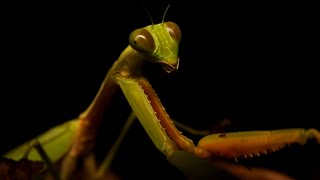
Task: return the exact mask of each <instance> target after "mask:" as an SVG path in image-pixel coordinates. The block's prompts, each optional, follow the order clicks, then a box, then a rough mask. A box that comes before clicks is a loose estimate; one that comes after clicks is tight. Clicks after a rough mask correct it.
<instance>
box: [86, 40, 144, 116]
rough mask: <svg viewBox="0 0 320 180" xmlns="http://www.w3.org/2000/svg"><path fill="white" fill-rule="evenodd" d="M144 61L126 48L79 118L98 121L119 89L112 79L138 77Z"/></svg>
mask: <svg viewBox="0 0 320 180" xmlns="http://www.w3.org/2000/svg"><path fill="white" fill-rule="evenodd" d="M144 60H145V56H144V55H142V54H141V53H138V52H137V51H135V50H134V49H132V48H131V47H130V46H128V47H127V48H126V49H125V50H124V51H123V52H122V53H121V54H120V56H119V58H118V60H117V61H115V62H114V64H113V65H112V67H111V68H110V70H109V71H108V73H107V75H106V77H105V79H104V80H103V82H102V85H101V86H100V89H99V91H98V93H97V95H96V96H95V98H94V100H93V101H92V103H91V104H90V106H89V107H88V108H87V109H86V110H85V111H84V112H83V113H82V114H81V118H84V119H87V120H88V121H100V119H101V116H102V114H103V113H104V111H105V109H108V107H109V106H110V104H111V102H112V97H113V95H114V94H115V92H116V91H117V90H118V89H119V87H118V85H117V83H116V80H115V78H114V77H115V76H122V77H126V78H133V77H135V76H138V75H140V71H141V65H142V63H143V61H144Z"/></svg>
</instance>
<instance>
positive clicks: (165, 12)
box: [144, 4, 170, 25]
mask: <svg viewBox="0 0 320 180" xmlns="http://www.w3.org/2000/svg"><path fill="white" fill-rule="evenodd" d="M169 7H170V4H169V5H168V6H167V8H166V10H165V11H164V14H163V16H162V23H164V18H165V16H166V14H167V11H168V9H169ZM144 10H145V11H146V12H147V14H148V16H149V18H150V20H151V25H153V19H152V17H151V15H150V13H149V12H148V10H147V9H146V8H144Z"/></svg>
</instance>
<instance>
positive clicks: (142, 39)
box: [129, 29, 156, 53]
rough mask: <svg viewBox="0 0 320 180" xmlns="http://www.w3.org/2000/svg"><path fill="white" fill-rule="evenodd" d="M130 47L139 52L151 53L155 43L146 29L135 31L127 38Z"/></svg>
mask: <svg viewBox="0 0 320 180" xmlns="http://www.w3.org/2000/svg"><path fill="white" fill-rule="evenodd" d="M129 44H130V46H131V47H132V48H133V49H135V50H137V51H140V52H145V53H152V52H153V51H154V50H155V47H156V46H155V43H154V40H153V38H152V35H151V34H150V32H149V31H148V30H146V29H136V30H134V31H133V32H132V33H131V34H130V36H129Z"/></svg>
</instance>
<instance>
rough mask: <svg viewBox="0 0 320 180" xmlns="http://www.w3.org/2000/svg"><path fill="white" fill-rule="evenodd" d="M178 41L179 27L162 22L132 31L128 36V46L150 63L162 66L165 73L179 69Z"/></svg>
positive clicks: (179, 37) (171, 23)
mask: <svg viewBox="0 0 320 180" xmlns="http://www.w3.org/2000/svg"><path fill="white" fill-rule="evenodd" d="M180 39H181V31H180V28H179V26H178V25H177V24H175V23H173V22H163V23H160V24H156V25H149V26H146V27H144V28H140V29H136V30H134V31H133V32H132V33H131V34H130V36H129V44H130V46H131V47H132V48H133V49H135V50H136V51H139V52H140V53H142V54H144V55H146V56H147V59H149V60H150V61H152V62H155V63H159V64H162V65H163V68H164V70H165V71H167V72H172V71H173V70H177V69H178V67H179V57H178V49H179V43H180Z"/></svg>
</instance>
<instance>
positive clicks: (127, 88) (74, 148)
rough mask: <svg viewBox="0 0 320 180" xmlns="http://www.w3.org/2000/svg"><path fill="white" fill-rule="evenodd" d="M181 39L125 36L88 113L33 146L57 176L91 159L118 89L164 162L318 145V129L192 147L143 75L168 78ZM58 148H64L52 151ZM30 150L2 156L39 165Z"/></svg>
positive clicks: (166, 30)
mask: <svg viewBox="0 0 320 180" xmlns="http://www.w3.org/2000/svg"><path fill="white" fill-rule="evenodd" d="M180 39H181V30H180V28H179V26H178V25H177V24H176V23H173V22H161V23H160V24H152V25H150V26H146V27H144V28H140V29H137V30H135V31H133V32H132V33H131V34H130V37H129V44H130V45H129V46H128V47H127V48H126V49H125V50H124V51H123V52H122V53H121V54H120V56H119V58H118V60H117V61H115V63H114V65H113V66H112V67H111V68H110V70H109V71H108V74H107V76H106V78H105V80H104V81H103V83H102V85H101V88H100V90H99V92H98V94H97V95H96V97H95V99H94V101H93V102H92V103H91V104H90V106H89V107H88V108H87V109H86V111H84V112H83V113H82V114H81V115H80V116H79V117H78V118H77V119H76V120H72V121H68V122H66V123H65V124H62V125H61V126H58V127H55V128H54V129H53V130H52V131H49V132H48V133H47V134H44V135H42V136H41V137H39V138H38V140H37V141H32V145H33V146H35V147H39V146H38V145H39V144H37V143H38V142H40V144H42V146H43V148H44V149H45V150H46V151H47V152H48V157H49V158H50V159H51V161H53V164H55V163H56V162H59V163H61V166H60V173H61V174H59V176H61V178H62V179H68V178H70V176H72V173H73V171H74V170H75V169H76V168H77V162H78V161H79V159H86V158H87V156H89V154H90V152H91V150H92V148H93V147H94V144H95V139H96V130H97V128H98V126H99V125H100V123H101V122H100V121H101V117H102V112H103V111H104V109H106V108H108V107H109V106H110V105H111V104H112V99H111V98H112V96H113V94H114V93H115V92H116V91H117V90H118V89H119V88H120V89H121V90H122V92H123V93H124V95H125V97H126V99H127V100H128V102H129V104H130V106H131V108H132V110H133V112H134V116H137V118H138V119H139V121H140V123H141V124H142V126H143V127H144V129H145V130H146V132H147V134H148V136H149V137H150V138H151V140H152V142H153V143H154V145H155V147H156V148H157V149H158V150H159V151H160V152H161V153H162V154H164V155H165V156H166V157H167V158H168V159H170V158H171V157H172V156H174V154H175V153H176V152H177V151H185V152H188V153H190V154H192V155H194V156H197V157H200V158H202V159H209V158H212V157H213V156H222V157H224V158H231V159H232V158H238V157H242V156H253V155H258V154H261V153H264V152H265V151H268V150H273V149H277V148H280V147H282V146H284V145H287V144H292V143H301V144H304V143H305V142H306V141H307V139H308V138H316V139H317V140H318V142H319V140H320V137H319V132H318V131H317V130H316V129H308V130H304V129H288V130H276V131H250V132H239V133H236V132H235V133H221V134H213V135H209V136H206V137H204V138H203V139H201V140H200V141H199V143H198V144H197V145H195V144H194V142H193V141H192V140H190V139H189V138H188V137H186V136H184V135H182V134H181V133H180V131H179V130H178V129H177V128H176V127H175V125H174V123H173V122H172V120H171V119H170V117H169V115H168V114H167V113H166V111H165V109H164V107H163V106H162V104H161V102H160V99H159V97H158V96H157V95H156V93H155V91H154V90H153V88H152V87H151V85H150V83H149V82H148V80H147V79H146V78H144V77H143V74H142V73H141V69H142V68H143V65H144V64H145V63H146V62H148V63H150V62H151V63H155V64H160V65H161V66H163V69H164V70H165V71H166V72H168V73H170V72H172V71H175V70H178V68H179V63H180V60H179V58H178V49H179V42H180ZM56 137H58V138H56ZM55 140H57V141H55ZM59 141H60V142H59ZM57 145H59V146H61V147H62V148H59V149H54V150H53V148H54V147H55V146H57ZM28 146H29V147H30V144H29V143H27V144H25V145H23V146H21V147H18V149H14V150H13V151H10V152H8V153H7V154H5V157H8V158H11V159H19V158H21V157H22V156H21V155H23V154H25V152H28V150H30V153H28V156H27V157H28V158H29V159H32V160H42V158H43V157H40V156H39V155H38V153H37V152H36V151H35V150H34V149H33V148H32V149H28V148H27V149H25V148H26V147H28Z"/></svg>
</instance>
